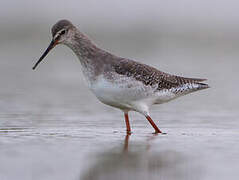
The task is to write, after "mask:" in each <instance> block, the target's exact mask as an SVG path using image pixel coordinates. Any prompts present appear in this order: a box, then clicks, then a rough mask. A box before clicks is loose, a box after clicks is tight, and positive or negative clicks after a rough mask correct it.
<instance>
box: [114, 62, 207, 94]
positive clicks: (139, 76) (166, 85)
mask: <svg viewBox="0 0 239 180" xmlns="http://www.w3.org/2000/svg"><path fill="white" fill-rule="evenodd" d="M114 70H115V72H116V73H118V74H121V75H125V76H127V77H132V78H134V79H135V80H137V81H140V82H142V83H143V84H144V85H146V86H157V88H156V90H157V91H162V90H167V91H170V92H172V93H175V94H181V95H183V94H188V93H190V92H194V91H197V90H201V89H206V88H208V87H209V86H208V85H207V84H205V83H202V81H205V80H206V79H199V78H186V77H180V76H176V75H171V74H168V73H165V72H162V71H159V70H157V69H156V68H154V67H151V66H148V65H146V64H142V63H138V62H136V61H132V60H129V59H123V58H122V59H119V60H118V61H117V63H115V64H114Z"/></svg>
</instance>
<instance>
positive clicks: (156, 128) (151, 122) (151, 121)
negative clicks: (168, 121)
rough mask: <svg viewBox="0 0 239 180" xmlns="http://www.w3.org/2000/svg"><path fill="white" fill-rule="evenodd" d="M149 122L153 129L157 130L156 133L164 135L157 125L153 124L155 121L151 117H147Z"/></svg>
mask: <svg viewBox="0 0 239 180" xmlns="http://www.w3.org/2000/svg"><path fill="white" fill-rule="evenodd" d="M146 118H147V120H148V121H149V123H150V124H151V125H152V126H153V128H154V129H155V133H156V134H157V133H162V132H161V131H160V130H159V128H158V127H157V126H156V124H155V123H154V122H153V120H152V119H151V117H149V116H146Z"/></svg>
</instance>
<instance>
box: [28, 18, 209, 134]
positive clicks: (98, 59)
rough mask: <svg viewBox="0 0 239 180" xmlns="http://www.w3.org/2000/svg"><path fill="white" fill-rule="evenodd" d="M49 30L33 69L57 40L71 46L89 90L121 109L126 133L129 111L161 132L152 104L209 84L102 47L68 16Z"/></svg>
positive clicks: (105, 101) (204, 87)
mask: <svg viewBox="0 0 239 180" xmlns="http://www.w3.org/2000/svg"><path fill="white" fill-rule="evenodd" d="M51 31H52V41H51V43H50V45H49V46H48V48H47V49H46V51H45V52H44V53H43V55H42V56H41V57H40V59H39V60H38V61H37V63H36V64H35V66H34V67H33V69H35V68H36V67H37V65H38V64H39V63H40V62H41V61H42V60H43V58H44V57H45V56H46V55H47V54H48V52H49V51H50V50H51V49H52V48H54V47H55V46H56V45H57V44H64V45H66V46H68V47H69V48H71V49H72V50H73V52H74V53H75V54H76V56H77V57H78V58H79V60H80V62H81V65H82V71H83V74H84V76H85V77H86V80H87V81H88V84H89V88H90V90H91V91H92V92H93V93H94V94H95V96H96V97H97V98H98V99H99V100H100V101H101V102H102V103H104V104H107V105H110V106H113V107H115V108H118V109H120V110H122V111H123V112H124V117H125V123H126V132H127V134H130V133H131V128H130V122H129V117H128V112H129V111H136V112H139V113H141V114H142V115H144V116H145V117H146V119H147V120H148V121H149V123H150V124H151V125H152V127H153V128H154V130H155V133H161V131H160V130H159V128H158V127H157V125H156V124H155V123H154V122H153V120H152V119H151V117H150V114H149V109H150V107H151V106H152V105H154V104H162V103H165V102H168V101H170V100H173V99H175V98H177V97H180V96H183V95H186V94H189V93H191V92H194V91H198V90H201V89H206V88H208V87H209V86H208V85H207V84H204V83H201V82H202V81H205V80H206V79H196V78H185V77H180V76H176V75H170V74H167V73H164V72H162V71H159V70H157V69H155V68H153V67H151V66H148V65H145V64H142V63H139V62H136V61H133V60H130V59H126V58H122V57H118V56H115V55H113V54H111V53H109V52H107V51H105V50H102V49H100V48H99V47H97V46H96V45H95V44H94V43H93V42H92V41H91V40H90V39H89V38H88V37H87V36H86V35H85V34H83V33H82V32H80V31H79V30H78V29H77V28H76V27H75V26H74V25H73V24H72V23H71V22H70V21H68V20H60V21H58V22H57V23H56V24H55V25H54V26H53V27H52V29H51Z"/></svg>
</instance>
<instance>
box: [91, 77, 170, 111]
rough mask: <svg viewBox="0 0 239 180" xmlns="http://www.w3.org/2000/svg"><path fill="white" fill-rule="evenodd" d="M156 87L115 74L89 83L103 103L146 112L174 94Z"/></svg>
mask: <svg viewBox="0 0 239 180" xmlns="http://www.w3.org/2000/svg"><path fill="white" fill-rule="evenodd" d="M156 88H157V87H151V86H145V85H144V84H143V83H142V82H140V81H136V80H135V79H133V78H130V77H125V76H121V75H117V78H115V79H114V80H109V79H106V78H104V77H103V76H99V77H98V78H97V80H95V81H94V82H93V83H90V89H91V90H92V91H93V93H94V94H95V95H96V97H97V98H98V99H99V100H100V101H101V102H102V103H104V104H107V105H110V106H114V107H117V108H120V109H122V110H135V111H138V112H141V113H145V112H146V111H147V112H148V109H149V107H150V106H151V105H152V104H155V103H157V104H158V103H163V102H167V101H168V100H169V99H172V96H173V95H174V94H172V93H168V94H167V92H155V90H156Z"/></svg>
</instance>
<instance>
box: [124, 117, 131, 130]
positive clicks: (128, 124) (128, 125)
mask: <svg viewBox="0 0 239 180" xmlns="http://www.w3.org/2000/svg"><path fill="white" fill-rule="evenodd" d="M124 118H125V124H126V132H127V134H131V129H130V123H129V116H128V113H124Z"/></svg>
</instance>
